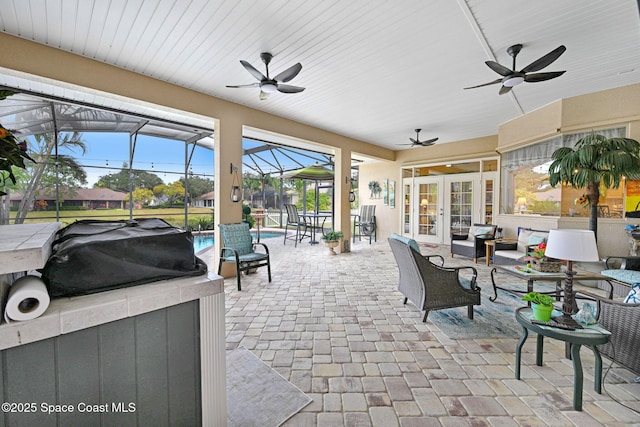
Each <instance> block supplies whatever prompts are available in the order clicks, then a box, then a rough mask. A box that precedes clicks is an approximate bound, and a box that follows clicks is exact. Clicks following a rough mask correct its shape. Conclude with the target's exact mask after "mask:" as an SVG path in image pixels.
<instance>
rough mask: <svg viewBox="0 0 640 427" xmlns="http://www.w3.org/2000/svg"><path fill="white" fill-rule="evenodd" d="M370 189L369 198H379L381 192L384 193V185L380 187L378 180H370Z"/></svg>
mask: <svg viewBox="0 0 640 427" xmlns="http://www.w3.org/2000/svg"><path fill="white" fill-rule="evenodd" d="M369 191H370V194H369V198H371V199H379V198H380V194H382V187H380V183H379V182H378V181H369Z"/></svg>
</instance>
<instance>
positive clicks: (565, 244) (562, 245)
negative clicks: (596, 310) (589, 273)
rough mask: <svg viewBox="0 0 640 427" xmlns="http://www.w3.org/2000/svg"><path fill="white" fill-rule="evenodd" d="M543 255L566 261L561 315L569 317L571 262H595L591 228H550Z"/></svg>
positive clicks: (571, 284) (595, 247)
mask: <svg viewBox="0 0 640 427" xmlns="http://www.w3.org/2000/svg"><path fill="white" fill-rule="evenodd" d="M544 255H545V256H546V257H550V258H557V259H561V260H566V261H567V269H566V270H565V274H566V275H567V278H566V280H565V283H564V301H563V303H562V313H563V317H564V318H566V317H567V316H568V317H571V314H572V311H573V300H574V295H573V276H574V274H575V271H573V262H574V261H582V262H597V261H599V260H600V259H599V258H598V246H597V245H596V238H595V235H594V234H593V231H591V230H567V229H565V230H550V231H549V239H548V240H547V248H546V250H545V253H544ZM567 320H568V319H567Z"/></svg>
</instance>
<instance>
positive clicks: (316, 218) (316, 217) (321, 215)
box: [300, 212, 332, 245]
mask: <svg viewBox="0 0 640 427" xmlns="http://www.w3.org/2000/svg"><path fill="white" fill-rule="evenodd" d="M331 215H332V214H331V212H303V213H301V214H300V216H301V217H303V218H305V220H306V219H309V224H311V225H309V226H308V227H310V228H311V240H310V241H309V243H310V244H312V245H315V244H318V243H319V242H318V241H317V240H316V230H320V231H321V232H322V233H324V223H325V221H326V220H327V218H331ZM320 219H322V224H320Z"/></svg>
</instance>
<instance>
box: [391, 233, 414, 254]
mask: <svg viewBox="0 0 640 427" xmlns="http://www.w3.org/2000/svg"><path fill="white" fill-rule="evenodd" d="M389 237H391V238H393V239H396V240H399V241H401V242H402V243H404V244H405V245H409V246H411V247H412V248H413V249H415V250H416V252H418V253H420V246H418V242H416V241H415V240H413V239H410V238H408V237H404V236H401V235H399V234H396V233H392V234H391V235H390V236H389Z"/></svg>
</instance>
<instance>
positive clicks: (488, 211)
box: [484, 179, 493, 224]
mask: <svg viewBox="0 0 640 427" xmlns="http://www.w3.org/2000/svg"><path fill="white" fill-rule="evenodd" d="M484 223H485V224H493V180H492V179H488V180H487V181H486V182H485V187H484Z"/></svg>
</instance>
